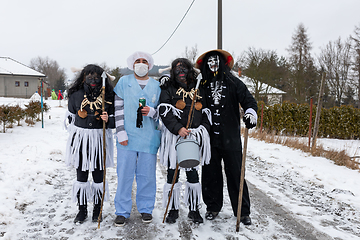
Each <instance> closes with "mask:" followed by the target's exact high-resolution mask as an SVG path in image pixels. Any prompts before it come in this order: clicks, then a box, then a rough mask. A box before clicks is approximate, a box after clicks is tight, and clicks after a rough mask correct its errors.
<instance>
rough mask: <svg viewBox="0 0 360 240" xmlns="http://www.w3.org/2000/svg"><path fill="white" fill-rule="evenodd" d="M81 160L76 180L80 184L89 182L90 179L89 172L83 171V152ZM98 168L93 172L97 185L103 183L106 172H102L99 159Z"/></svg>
mask: <svg viewBox="0 0 360 240" xmlns="http://www.w3.org/2000/svg"><path fill="white" fill-rule="evenodd" d="M79 157H80V159H79V167H78V168H77V169H76V180H77V181H79V182H87V181H88V178H89V170H86V171H82V170H81V165H82V161H83V159H82V152H81V151H80V156H79ZM96 162H97V163H96V168H95V169H94V171H92V172H91V174H92V177H93V180H94V182H95V183H102V182H103V180H104V179H103V178H104V170H100V161H99V159H98V160H97V161H96Z"/></svg>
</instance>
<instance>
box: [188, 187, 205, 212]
mask: <svg viewBox="0 0 360 240" xmlns="http://www.w3.org/2000/svg"><path fill="white" fill-rule="evenodd" d="M200 202H201V184H200V183H189V182H186V183H185V195H184V203H185V204H186V205H187V206H188V205H189V204H190V210H191V211H196V210H197V209H198V205H199V204H200Z"/></svg>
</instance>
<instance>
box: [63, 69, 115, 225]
mask: <svg viewBox="0 0 360 240" xmlns="http://www.w3.org/2000/svg"><path fill="white" fill-rule="evenodd" d="M103 72H104V70H103V69H102V68H101V67H99V66H97V65H93V64H90V65H87V66H86V67H84V68H83V69H82V71H81V73H80V75H79V77H78V78H77V79H76V80H75V81H74V83H73V84H72V86H71V87H70V89H69V94H68V96H69V101H68V111H67V115H66V118H65V127H66V129H67V130H68V132H69V138H68V141H67V146H66V159H65V163H66V164H67V165H68V166H74V167H75V168H76V178H77V179H76V181H75V182H74V184H73V188H72V199H73V201H74V202H76V201H77V203H78V205H79V212H78V214H77V215H76V217H75V219H74V222H75V223H83V222H84V221H85V219H86V218H87V203H88V202H92V201H93V202H94V207H93V216H92V221H93V222H96V221H97V220H98V217H99V214H100V207H101V199H102V194H103V192H104V189H103V176H104V169H103V160H104V156H103V121H105V122H106V130H105V131H106V132H105V134H106V135H105V142H106V167H112V166H114V162H113V152H114V150H113V148H114V147H113V133H112V130H111V129H112V128H115V118H114V104H113V103H114V92H113V87H112V85H111V83H110V82H109V76H108V75H107V77H106V79H105V111H102V91H101V88H102V77H101V75H102V73H103ZM89 172H91V174H92V177H93V182H92V184H90V182H88V176H89ZM105 190H106V191H105V192H106V193H105V196H104V199H105V200H108V198H109V191H108V186H107V183H106V187H105Z"/></svg>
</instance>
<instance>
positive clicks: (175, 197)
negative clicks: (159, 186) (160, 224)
mask: <svg viewBox="0 0 360 240" xmlns="http://www.w3.org/2000/svg"><path fill="white" fill-rule="evenodd" d="M171 186H172V184H170V183H165V184H164V190H163V207H164V208H166V206H167V201H168V199H169V194H170V191H171ZM180 190H181V182H177V183H175V184H174V188H173V191H172V194H171V198H170V203H169V206H170V209H172V207H173V206H174V208H175V210H178V209H179V207H180Z"/></svg>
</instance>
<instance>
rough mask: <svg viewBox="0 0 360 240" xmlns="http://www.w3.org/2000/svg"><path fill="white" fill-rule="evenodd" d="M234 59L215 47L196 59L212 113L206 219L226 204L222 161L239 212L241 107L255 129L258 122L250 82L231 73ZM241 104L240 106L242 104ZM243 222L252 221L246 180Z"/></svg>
mask: <svg viewBox="0 0 360 240" xmlns="http://www.w3.org/2000/svg"><path fill="white" fill-rule="evenodd" d="M233 64H234V60H233V58H232V56H231V55H230V53H228V52H226V51H224V50H212V51H208V52H206V53H204V54H202V55H201V56H200V57H199V58H198V59H197V61H196V63H195V67H196V68H199V69H200V71H201V74H202V77H203V80H202V83H201V84H202V85H203V86H204V88H205V92H206V93H205V94H206V99H207V102H208V106H209V108H210V110H211V113H212V122H213V124H212V126H211V128H210V142H211V160H210V164H208V165H204V166H203V168H202V179H201V180H202V184H201V185H202V194H203V200H204V203H205V204H206V214H205V218H206V219H208V220H213V219H215V218H216V217H217V216H218V214H219V212H220V210H221V208H222V207H223V175H222V161H223V163H224V170H225V175H226V180H227V188H228V193H229V197H230V201H231V206H232V209H233V213H234V215H235V216H236V215H237V208H238V199H239V188H240V174H241V162H242V146H241V137H240V106H241V107H242V108H243V109H244V111H245V115H244V118H243V120H244V122H245V125H246V127H247V128H249V129H250V128H253V127H255V126H256V122H257V113H256V112H257V103H256V100H255V99H254V97H253V96H252V95H251V93H250V92H249V90H248V88H247V87H246V85H245V84H244V83H243V82H242V81H241V80H240V79H239V78H237V77H236V76H235V75H233V74H232V73H231V68H232V67H233ZM239 105H240V106H239ZM240 220H241V222H242V223H243V224H245V225H250V224H251V218H250V198H249V191H248V187H247V184H246V181H244V188H243V197H242V205H241V218H240Z"/></svg>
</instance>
